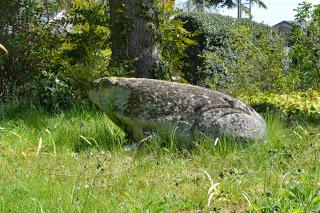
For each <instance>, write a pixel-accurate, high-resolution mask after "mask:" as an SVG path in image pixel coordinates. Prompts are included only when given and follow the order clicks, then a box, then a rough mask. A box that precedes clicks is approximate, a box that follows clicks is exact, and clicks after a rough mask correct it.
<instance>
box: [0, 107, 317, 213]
mask: <svg viewBox="0 0 320 213" xmlns="http://www.w3.org/2000/svg"><path fill="white" fill-rule="evenodd" d="M266 119H267V122H268V128H269V136H268V139H267V140H266V141H264V142H255V143H252V144H233V143H232V142H230V141H228V140H225V141H223V140H221V141H218V143H217V144H216V145H214V140H212V141H195V142H194V144H193V147H192V149H188V150H186V149H182V148H179V147H177V146H175V144H174V139H172V138H174V135H173V137H171V139H170V138H169V139H166V140H164V139H162V138H160V137H158V138H156V139H155V140H153V141H151V142H145V143H143V145H142V146H141V147H139V148H138V149H137V150H135V151H131V152H125V151H124V148H123V147H124V145H125V143H126V142H125V140H124V134H123V132H122V131H121V130H120V129H118V128H117V127H116V126H115V125H114V124H112V123H111V121H110V120H109V119H108V118H107V117H106V116H105V115H104V113H102V112H98V111H97V110H95V109H90V108H78V109H74V110H72V111H69V112H64V113H58V114H55V115H48V114H46V113H44V112H43V111H41V110H40V109H37V108H30V109H28V108H27V107H26V106H25V105H23V104H22V105H21V104H20V105H19V104H17V103H14V104H7V105H5V106H2V110H1V107H0V129H1V130H0V212H19V213H20V212H190V211H193V212H196V211H200V210H202V211H203V212H208V211H217V212H221V211H222V212H244V211H247V212H250V211H251V212H274V211H276V210H278V211H279V212H294V211H296V212H318V210H319V209H320V192H319V189H320V179H319V177H320V167H319V165H320V158H319V155H320V140H319V136H320V134H319V130H320V127H319V125H318V124H316V123H311V122H308V121H302V120H299V121H292V122H291V123H286V122H283V121H282V120H281V119H280V118H278V116H267V118H266ZM210 178H212V181H213V183H210V180H209V179H210ZM216 183H218V185H215V184H216ZM211 185H215V187H214V189H213V190H211V194H212V196H211V197H212V199H211V200H210V205H209V206H208V198H209V195H208V190H209V188H210V186H211Z"/></svg>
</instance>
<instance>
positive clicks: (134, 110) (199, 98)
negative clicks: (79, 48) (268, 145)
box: [89, 77, 266, 141]
mask: <svg viewBox="0 0 320 213" xmlns="http://www.w3.org/2000/svg"><path fill="white" fill-rule="evenodd" d="M89 97H90V99H91V100H92V101H93V102H94V103H95V104H97V105H98V106H99V107H100V108H101V109H103V110H104V111H106V112H107V114H108V116H109V117H110V119H111V120H112V121H114V122H115V123H116V124H117V125H118V126H119V127H121V128H123V129H124V131H125V132H126V133H128V134H129V135H131V136H132V137H133V138H134V139H135V140H138V141H139V140H141V139H143V138H145V137H146V135H150V134H153V133H156V132H159V131H162V132H167V133H168V134H171V133H173V131H174V133H175V134H176V135H177V137H179V138H180V139H182V140H188V139H190V140H192V139H194V138H195V137H199V136H201V135H202V136H206V137H221V136H224V135H228V136H231V137H232V138H233V139H234V140H239V141H250V140H262V139H264V138H265V137H266V123H265V121H264V119H263V118H262V117H261V116H260V115H259V114H258V113H257V112H255V111H254V110H253V109H252V108H251V107H249V106H247V105H245V104H244V103H242V102H241V101H239V100H236V99H235V98H232V97H230V96H228V95H225V94H222V93H219V92H216V91H213V90H210V89H206V88H201V87H197V86H192V85H188V84H180V83H173V82H167V81H160V80H153V79H144V78H121V77H108V78H102V79H98V80H96V81H95V82H94V85H93V88H92V89H91V90H90V92H89Z"/></svg>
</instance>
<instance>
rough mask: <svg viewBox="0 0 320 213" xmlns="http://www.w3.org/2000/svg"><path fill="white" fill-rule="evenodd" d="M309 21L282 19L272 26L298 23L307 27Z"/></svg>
mask: <svg viewBox="0 0 320 213" xmlns="http://www.w3.org/2000/svg"><path fill="white" fill-rule="evenodd" d="M309 23H310V21H302V22H299V21H287V20H285V21H281V22H279V23H277V24H275V25H273V26H272V27H278V26H280V25H283V24H287V25H291V26H293V25H298V26H300V27H306V26H308V24H309Z"/></svg>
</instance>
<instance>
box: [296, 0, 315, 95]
mask: <svg viewBox="0 0 320 213" xmlns="http://www.w3.org/2000/svg"><path fill="white" fill-rule="evenodd" d="M296 11H297V14H296V21H297V22H298V23H299V25H296V26H295V27H294V28H293V30H292V35H291V39H292V43H293V46H292V50H291V51H290V57H291V61H292V62H291V64H290V71H291V74H292V76H291V78H292V83H291V84H292V87H293V89H299V90H307V89H319V88H320V5H312V4H310V3H307V2H304V3H301V4H299V7H298V8H297V10H296Z"/></svg>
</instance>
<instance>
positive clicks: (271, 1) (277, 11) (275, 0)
mask: <svg viewBox="0 0 320 213" xmlns="http://www.w3.org/2000/svg"><path fill="white" fill-rule="evenodd" d="M242 1H244V0H242ZM176 2H177V3H178V4H182V3H183V2H185V0H176ZM263 2H264V3H265V4H266V5H267V7H268V8H267V9H261V8H258V7H256V6H254V7H253V8H252V14H253V20H254V21H257V22H263V23H265V24H268V25H271V26H272V25H275V24H277V23H279V22H281V21H284V20H294V15H295V11H294V9H295V8H297V6H298V4H299V3H301V2H303V0H264V1H263ZM307 2H310V3H313V4H320V0H307ZM218 12H219V13H220V14H223V15H229V16H233V17H236V16H237V10H236V9H231V10H230V9H219V10H218Z"/></svg>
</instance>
